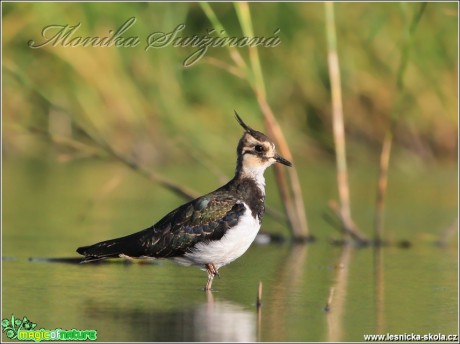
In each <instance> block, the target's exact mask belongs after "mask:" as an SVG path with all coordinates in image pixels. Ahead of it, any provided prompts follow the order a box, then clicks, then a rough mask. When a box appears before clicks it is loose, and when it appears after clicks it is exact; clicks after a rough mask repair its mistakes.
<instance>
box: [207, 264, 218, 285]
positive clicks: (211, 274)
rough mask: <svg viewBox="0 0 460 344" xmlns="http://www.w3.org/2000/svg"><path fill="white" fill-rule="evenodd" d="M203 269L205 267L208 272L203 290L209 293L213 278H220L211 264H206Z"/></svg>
mask: <svg viewBox="0 0 460 344" xmlns="http://www.w3.org/2000/svg"><path fill="white" fill-rule="evenodd" d="M205 267H206V271H207V272H208V281H207V282H206V285H205V287H204V290H205V291H209V290H211V286H212V280H213V279H214V276H218V277H219V278H220V275H219V271H217V269H216V267H215V266H214V264H213V263H210V264H206V265H205Z"/></svg>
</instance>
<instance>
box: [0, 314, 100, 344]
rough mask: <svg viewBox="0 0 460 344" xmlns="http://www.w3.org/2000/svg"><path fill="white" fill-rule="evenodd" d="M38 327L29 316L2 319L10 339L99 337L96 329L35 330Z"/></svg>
mask: <svg viewBox="0 0 460 344" xmlns="http://www.w3.org/2000/svg"><path fill="white" fill-rule="evenodd" d="M36 327H37V324H36V323H34V322H32V321H30V320H29V319H28V318H27V317H23V318H22V319H21V318H15V317H14V315H11V319H2V332H4V333H5V334H6V336H7V337H8V338H9V339H16V340H21V341H34V342H41V341H42V340H45V341H53V340H64V341H85V340H96V339H97V331H96V330H77V329H71V330H63V329H61V328H56V329H54V330H47V329H44V328H41V329H39V330H35V328H36Z"/></svg>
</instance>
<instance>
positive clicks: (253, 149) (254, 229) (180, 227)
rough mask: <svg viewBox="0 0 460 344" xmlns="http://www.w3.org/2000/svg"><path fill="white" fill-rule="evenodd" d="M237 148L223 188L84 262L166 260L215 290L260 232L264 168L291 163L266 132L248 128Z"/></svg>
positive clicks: (92, 252)
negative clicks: (189, 269)
mask: <svg viewBox="0 0 460 344" xmlns="http://www.w3.org/2000/svg"><path fill="white" fill-rule="evenodd" d="M235 118H236V120H237V121H238V123H239V124H240V125H241V127H242V128H243V129H244V133H243V135H242V137H241V138H240V140H239V142H238V146H237V162H236V169H235V175H234V177H233V178H232V179H231V180H230V181H229V182H228V183H227V184H225V185H223V186H221V187H219V188H218V189H216V190H214V191H212V192H210V193H208V194H205V195H203V196H201V197H198V198H196V199H194V200H192V201H190V202H188V203H186V204H183V205H181V206H179V207H178V208H177V209H175V210H173V211H171V212H170V213H168V214H167V215H165V216H164V217H163V218H162V219H161V220H159V221H158V222H157V223H155V224H154V225H152V226H150V227H148V228H146V229H144V230H141V231H138V232H135V233H133V234H130V235H127V236H123V237H120V238H116V239H111V240H106V241H102V242H99V243H96V244H94V245H90V246H83V247H79V248H78V249H77V252H78V253H79V254H81V255H83V256H84V258H83V260H82V261H81V263H88V262H93V261H97V260H101V259H107V258H133V259H134V258H165V259H169V260H173V261H175V262H177V263H179V264H182V265H185V266H195V267H198V268H200V269H202V270H204V271H206V272H207V274H208V279H207V282H206V285H205V287H204V290H205V291H211V287H212V282H213V279H214V277H215V276H218V277H220V274H219V269H220V268H221V267H223V266H224V265H227V264H229V263H231V262H233V261H234V260H235V259H237V258H239V257H240V256H242V255H243V254H244V253H245V252H246V251H247V250H248V248H249V247H250V245H251V244H252V242H253V241H254V239H255V238H256V235H257V233H258V232H259V230H260V227H261V224H262V219H263V216H264V212H265V178H264V172H265V170H266V169H267V168H268V167H269V166H271V165H273V164H274V163H280V164H283V165H286V166H289V167H291V166H292V163H291V162H290V161H288V160H287V159H285V158H283V157H282V156H281V155H279V154H278V153H277V151H276V148H275V144H274V143H273V141H272V140H270V139H269V138H268V137H267V136H266V135H265V134H263V133H261V132H259V131H257V130H254V129H252V128H251V127H249V126H248V125H246V124H245V123H244V122H243V120H242V119H241V117H240V116H239V115H238V113H237V112H236V111H235Z"/></svg>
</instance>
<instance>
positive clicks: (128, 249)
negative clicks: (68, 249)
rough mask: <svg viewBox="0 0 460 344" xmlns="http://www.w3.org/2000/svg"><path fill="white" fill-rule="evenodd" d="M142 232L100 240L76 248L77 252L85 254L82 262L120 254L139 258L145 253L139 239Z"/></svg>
mask: <svg viewBox="0 0 460 344" xmlns="http://www.w3.org/2000/svg"><path fill="white" fill-rule="evenodd" d="M143 234H144V231H141V232H138V233H134V234H131V235H128V236H124V237H121V238H116V239H111V240H106V241H102V242H99V243H97V244H94V245H90V246H82V247H79V248H77V252H78V253H80V254H81V255H83V256H85V258H84V259H83V261H82V263H87V262H91V261H95V260H101V259H107V258H118V257H122V256H128V257H132V258H139V257H141V256H143V255H144V254H145V252H144V249H143V246H142V240H141V239H142V237H143Z"/></svg>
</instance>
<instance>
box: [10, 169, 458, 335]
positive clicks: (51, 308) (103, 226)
mask: <svg viewBox="0 0 460 344" xmlns="http://www.w3.org/2000/svg"><path fill="white" fill-rule="evenodd" d="M3 172H4V175H3V178H4V179H3V186H4V191H3V214H2V216H3V226H2V230H3V233H2V239H3V240H2V244H3V245H2V248H3V261H2V277H3V278H2V287H3V288H2V318H6V317H10V316H11V314H14V315H15V317H16V318H18V317H23V316H27V317H28V318H29V319H30V320H31V321H33V322H35V323H37V326H38V327H37V328H45V329H51V330H52V329H56V328H61V329H80V330H83V329H94V330H97V339H98V340H100V341H362V340H363V335H364V334H375V333H383V334H386V333H390V334H404V333H417V334H428V333H431V334H438V333H443V334H454V333H457V332H458V298H457V296H458V293H457V291H458V261H457V258H458V255H457V244H456V242H455V241H456V238H455V239H453V240H451V242H450V243H449V245H448V246H447V247H439V246H436V245H435V241H436V240H437V238H438V237H439V234H440V233H441V229H443V228H445V227H446V226H447V225H448V224H449V223H450V222H451V221H452V220H453V219H454V218H455V216H456V195H452V194H449V190H453V189H452V185H453V184H452V183H453V182H456V171H455V169H452V170H451V171H450V170H447V171H446V170H445V169H439V170H434V171H426V172H421V173H419V174H415V175H414V174H412V175H411V178H410V181H409V180H406V179H405V176H404V175H402V176H400V177H395V179H394V180H393V184H392V186H393V185H394V188H395V189H396V188H397V187H401V186H405V187H406V188H407V190H404V191H402V190H394V191H393V192H394V194H393V195H392V194H390V195H389V205H388V221H387V226H388V232H387V233H386V235H387V238H389V240H390V241H391V242H392V243H394V242H397V241H398V240H401V239H410V241H411V244H412V245H411V246H410V247H409V248H400V247H399V246H397V245H391V246H389V247H384V248H382V249H380V250H374V249H372V248H352V247H341V246H334V245H332V244H331V243H330V240H329V239H330V238H332V237H337V234H336V232H335V231H334V230H333V229H331V227H330V226H329V225H328V224H326V223H325V222H324V221H322V219H321V215H320V214H319V213H320V211H319V210H318V211H317V209H316V208H315V204H323V206H324V204H327V199H328V198H329V197H331V195H332V192H331V194H329V193H328V192H324V190H330V189H332V188H333V185H332V186H331V185H330V184H331V183H330V181H328V180H327V179H328V178H329V177H330V176H333V173H332V174H331V173H330V170H329V169H328V170H327V171H325V172H324V173H319V171H317V170H312V171H310V172H309V173H311V175H308V180H309V181H306V182H305V183H307V184H308V183H311V184H309V185H308V187H306V189H307V190H308V196H306V203H307V205H309V204H312V206H311V207H310V208H309V209H312V210H310V212H311V213H313V215H312V216H311V217H310V228H311V230H312V232H314V234H315V235H316V236H317V238H318V240H317V241H316V242H314V243H311V244H307V245H290V244H287V243H284V244H271V245H253V246H252V247H251V248H250V249H249V251H248V252H247V253H246V254H245V255H243V257H241V258H240V259H238V260H237V261H235V262H234V263H232V264H230V265H229V266H227V267H224V268H222V269H221V271H220V272H221V278H220V279H215V281H214V285H213V287H214V288H215V290H214V291H213V293H211V294H209V293H204V292H203V291H202V289H201V288H202V287H203V285H204V283H205V282H206V273H204V272H202V271H200V270H198V269H195V268H186V267H181V266H179V265H176V264H174V263H172V262H168V261H163V260H159V261H153V262H146V263H142V262H139V261H138V262H135V263H127V262H123V261H114V262H109V263H103V264H73V263H69V262H47V261H42V260H39V259H34V260H29V258H30V257H35V258H37V257H39V258H44V257H77V254H76V253H75V249H76V248H77V247H78V246H81V245H86V244H91V243H93V242H96V241H99V240H104V239H107V238H111V237H115V236H120V235H124V234H128V233H130V232H133V231H135V230H138V229H142V228H143V226H147V225H148V224H149V223H150V222H151V221H153V220H154V219H159V217H160V216H161V215H162V214H165V213H166V212H167V211H168V210H170V209H172V208H173V207H174V206H177V205H179V204H180V203H181V200H179V199H177V198H175V197H174V196H171V195H170V194H169V193H168V192H166V191H164V190H161V189H159V188H157V187H155V186H152V185H151V184H150V183H149V182H147V181H145V180H144V179H142V177H138V176H136V175H132V174H131V173H130V172H129V171H126V170H125V169H124V168H120V167H118V166H114V165H111V164H104V163H101V164H67V165H65V164H63V165H55V164H43V163H37V162H33V161H20V162H11V163H7V164H5V163H4V171H3ZM363 173H364V172H363ZM316 175H321V177H320V178H324V179H321V180H319V181H316V184H315V183H314V182H311V179H312V178H313V176H316ZM363 175H365V173H364V174H363ZM414 176H415V178H414ZM427 176H431V177H430V178H432V179H428V180H427ZM184 178H190V176H187V177H184ZM305 178H306V179H307V176H305ZM368 178H369V179H371V177H368ZM417 178H420V180H421V179H422V178H423V180H424V183H425V184H424V187H423V190H424V192H420V190H418V191H419V193H418V196H417V200H416V201H415V202H414V201H412V202H411V203H409V201H408V200H409V199H410V197H409V196H410V194H411V192H415V189H411V188H413V186H416V185H417V181H418V179H417ZM356 180H360V182H361V184H363V181H365V180H366V178H365V177H363V178H362V177H361V176H357V177H356ZM267 182H269V183H271V182H270V180H268V181H267ZM110 183H111V184H110ZM351 183H352V184H353V176H352V180H351ZM359 185H360V183H357V184H356V185H354V186H353V188H352V190H354V191H355V195H356V196H355V199H354V202H355V209H358V211H357V213H358V214H359V216H358V219H359V221H360V223H366V220H367V219H368V218H369V216H370V215H369V213H366V210H365V209H367V208H368V207H369V204H368V202H369V199H371V198H372V196H373V195H372V194H371V195H367V194H366V192H365V191H364V190H360V189H359ZM315 187H316V188H317V189H315ZM363 187H364V185H363ZM203 190H206V191H209V187H208V188H207V189H206V188H205V187H203ZM321 190H322V192H321ZM390 190H391V189H390ZM455 190H456V189H455ZM270 193H272V194H273V193H275V194H276V191H275V190H273V189H269V190H268V193H267V194H268V195H270ZM414 194H415V193H413V195H414ZM313 197H315V198H316V202H314V203H313V202H312V201H311V199H312V198H313ZM269 198H270V197H269ZM412 199H413V197H412ZM160 200H161V201H160ZM269 201H270V202H272V203H271V205H272V206H274V207H276V206H277V203H276V202H277V201H276V199H274V197H273V198H272V199H270V200H269ZM153 204H154V205H155V208H152V205H153ZM366 206H367V207H366ZM317 207H318V209H319V206H317ZM361 209H362V210H361ZM428 218H429V220H428ZM264 224H265V227H264V228H268V229H269V230H273V231H276V230H278V228H280V227H281V225H280V224H277V223H275V222H274V221H273V220H270V218H267V222H266V223H264ZM259 281H261V282H262V285H263V296H262V307H261V308H260V310H259V311H258V310H257V307H256V294H257V289H258V284H259ZM328 299H329V300H330V305H329V311H326V310H325V306H326V304H327V303H328ZM2 336H3V337H2V339H3V340H7V338H6V336H5V334H2Z"/></svg>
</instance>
